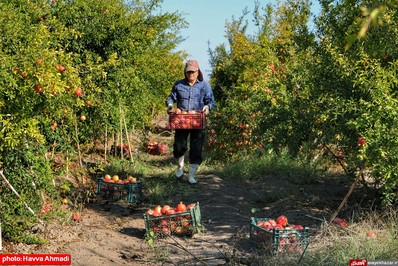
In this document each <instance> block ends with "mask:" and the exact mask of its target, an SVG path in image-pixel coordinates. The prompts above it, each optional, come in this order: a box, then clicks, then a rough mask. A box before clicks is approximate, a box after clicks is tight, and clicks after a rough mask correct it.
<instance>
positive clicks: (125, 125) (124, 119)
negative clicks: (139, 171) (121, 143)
mask: <svg viewBox="0 0 398 266" xmlns="http://www.w3.org/2000/svg"><path fill="white" fill-rule="evenodd" d="M122 117H123V122H124V130H125V131H126V138H127V144H128V146H129V155H130V161H131V162H133V161H134V160H133V154H132V152H131V144H130V137H129V132H128V131H127V124H126V117H125V116H124V111H123V116H122Z"/></svg>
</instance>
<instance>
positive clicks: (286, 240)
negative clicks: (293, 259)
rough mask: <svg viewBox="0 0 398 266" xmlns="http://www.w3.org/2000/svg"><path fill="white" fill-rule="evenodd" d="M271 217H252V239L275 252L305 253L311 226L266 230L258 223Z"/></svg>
mask: <svg viewBox="0 0 398 266" xmlns="http://www.w3.org/2000/svg"><path fill="white" fill-rule="evenodd" d="M268 220H270V218H254V217H252V218H251V223H250V239H251V240H252V241H253V242H254V243H256V244H259V245H262V246H264V247H265V248H266V249H269V250H270V251H271V252H272V253H273V254H289V255H294V254H297V255H301V256H302V255H303V254H304V252H305V250H306V249H307V246H308V244H309V235H310V234H309V228H308V227H305V228H304V229H299V230H293V229H284V230H279V229H273V230H270V231H268V230H266V229H265V228H263V227H260V226H258V225H257V223H258V222H265V221H268Z"/></svg>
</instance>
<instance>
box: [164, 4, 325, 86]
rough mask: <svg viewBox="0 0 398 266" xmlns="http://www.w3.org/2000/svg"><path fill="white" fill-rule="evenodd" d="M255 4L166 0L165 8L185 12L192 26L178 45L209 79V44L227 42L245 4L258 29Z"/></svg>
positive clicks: (212, 47) (184, 33) (250, 19)
mask: <svg viewBox="0 0 398 266" xmlns="http://www.w3.org/2000/svg"><path fill="white" fill-rule="evenodd" d="M315 1H316V0H314V2H315ZM258 2H260V5H261V6H262V7H264V6H265V5H267V4H275V3H276V0H263V1H261V0H258ZM254 6H255V1H254V0H194V1H186V0H163V3H162V4H161V10H162V11H163V12H175V11H178V13H182V14H183V16H184V18H185V20H186V21H187V22H188V23H189V26H188V28H186V29H184V30H182V31H181V35H182V37H183V38H185V41H183V42H182V43H181V44H180V45H179V46H178V47H177V49H178V50H185V51H186V52H187V53H188V54H189V59H196V60H198V61H199V64H200V69H201V70H202V72H203V75H204V76H205V79H206V80H208V75H209V74H210V72H211V67H210V64H209V54H208V49H209V47H210V49H211V50H214V48H215V47H217V46H218V45H220V44H222V43H225V44H227V39H226V38H225V34H226V31H225V23H226V21H232V18H233V17H234V18H235V19H238V18H239V17H241V16H242V15H243V10H244V9H245V8H247V10H248V11H249V14H247V15H246V16H245V19H247V20H248V22H249V25H250V24H251V26H252V27H250V26H249V33H254V31H255V28H254V26H253V24H252V18H253V16H252V12H253V10H254ZM317 8H319V6H318V5H317V3H316V4H314V5H313V9H317ZM250 29H251V30H252V32H250Z"/></svg>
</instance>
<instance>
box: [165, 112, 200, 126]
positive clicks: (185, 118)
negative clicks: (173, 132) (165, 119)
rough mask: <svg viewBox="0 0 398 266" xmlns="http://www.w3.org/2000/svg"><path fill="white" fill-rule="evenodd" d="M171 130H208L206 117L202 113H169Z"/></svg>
mask: <svg viewBox="0 0 398 266" xmlns="http://www.w3.org/2000/svg"><path fill="white" fill-rule="evenodd" d="M169 128H170V129H204V128H206V117H205V115H204V114H203V112H201V111H197V113H195V114H176V113H175V112H170V113H169Z"/></svg>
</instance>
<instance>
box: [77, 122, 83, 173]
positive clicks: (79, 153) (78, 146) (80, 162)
mask: <svg viewBox="0 0 398 266" xmlns="http://www.w3.org/2000/svg"><path fill="white" fill-rule="evenodd" d="M75 133H76V144H77V152H78V156H79V165H80V168H82V167H83V163H82V154H81V152H80V144H79V134H78V132H77V119H75Z"/></svg>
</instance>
